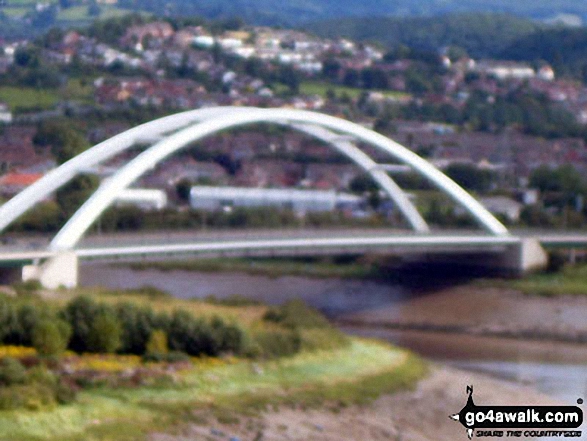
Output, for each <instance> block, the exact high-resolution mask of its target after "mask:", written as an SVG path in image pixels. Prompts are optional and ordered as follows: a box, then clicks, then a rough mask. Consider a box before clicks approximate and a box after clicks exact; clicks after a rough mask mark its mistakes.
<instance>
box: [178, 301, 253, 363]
mask: <svg viewBox="0 0 587 441" xmlns="http://www.w3.org/2000/svg"><path fill="white" fill-rule="evenodd" d="M168 336H169V338H168V341H169V348H170V349H172V350H175V351H181V352H185V353H186V354H189V355H194V356H198V355H210V356H217V355H219V354H220V353H222V352H234V353H241V352H242V349H243V346H244V334H243V331H242V330H241V329H240V328H238V327H237V326H234V325H229V324H226V323H224V321H223V320H222V319H221V318H219V317H215V318H213V319H212V320H211V321H207V320H204V319H202V318H195V317H193V316H192V315H191V314H189V313H187V312H185V311H176V312H174V313H173V315H172V316H171V320H170V323H169V331H168Z"/></svg>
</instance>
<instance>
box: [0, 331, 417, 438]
mask: <svg viewBox="0 0 587 441" xmlns="http://www.w3.org/2000/svg"><path fill="white" fill-rule="evenodd" d="M425 372H426V367H425V365H424V363H423V362H422V361H421V360H419V359H418V358H415V357H414V356H412V355H410V354H408V353H407V352H405V351H403V350H400V349H397V348H394V347H391V346H389V345H386V344H382V343H378V342H373V341H367V340H359V339H353V340H352V343H351V344H350V345H349V346H347V347H346V348H344V349H339V350H336V351H330V352H317V353H311V354H308V353H303V354H300V355H297V356H294V357H291V358H287V359H281V360H278V361H268V362H260V363H255V364H253V362H251V361H248V360H237V359H227V360H217V359H207V360H194V361H193V365H192V367H191V368H189V369H186V370H184V371H181V372H180V373H179V374H178V376H177V381H176V382H175V383H174V384H169V385H157V386H153V387H140V388H134V389H124V388H118V389H115V390H113V389H108V388H98V389H95V390H90V391H86V392H83V393H82V394H81V397H80V398H79V400H78V402H77V403H75V404H72V405H66V406H59V407H57V408H54V409H51V410H43V411H27V410H21V411H18V412H17V411H10V412H6V411H5V412H0V440H3V441H4V440H6V441H8V440H10V441H25V440H26V441H32V440H35V441H40V440H47V441H50V440H55V441H57V440H59V441H67V440H69V441H77V440H80V441H81V440H103V441H109V440H112V441H114V440H116V441H130V440H139V439H144V437H145V436H146V435H147V434H148V433H152V432H154V431H173V430H174V429H177V428H178V427H179V426H181V425H185V424H186V423H194V424H203V423H204V424H205V423H206V422H205V421H201V417H197V414H196V413H195V412H194V410H197V409H212V410H213V411H214V412H215V413H216V414H217V415H222V416H223V418H225V419H226V418H229V417H230V416H237V415H241V414H251V413H256V412H259V411H260V410H262V409H264V408H266V407H268V406H269V405H271V406H275V405H293V404H296V405H304V406H319V405H323V404H325V403H331V404H332V403H333V404H335V405H339V406H344V405H348V404H350V403H363V402H366V401H368V400H370V399H373V398H375V397H377V396H378V395H380V394H383V393H389V392H393V391H396V390H399V389H403V388H408V387H411V386H413V385H414V384H415V383H416V382H417V381H418V380H419V379H420V378H421V377H422V376H423V375H425Z"/></svg>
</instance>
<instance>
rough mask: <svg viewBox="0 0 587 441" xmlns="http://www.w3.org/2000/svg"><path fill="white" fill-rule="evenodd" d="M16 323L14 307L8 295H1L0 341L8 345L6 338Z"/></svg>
mask: <svg viewBox="0 0 587 441" xmlns="http://www.w3.org/2000/svg"><path fill="white" fill-rule="evenodd" d="M15 321H16V318H15V312H14V307H13V306H12V304H11V303H10V300H9V299H8V297H6V295H4V294H2V295H0V341H2V342H4V343H7V341H6V338H7V337H8V336H9V335H10V333H11V332H12V329H13V328H14V322H15Z"/></svg>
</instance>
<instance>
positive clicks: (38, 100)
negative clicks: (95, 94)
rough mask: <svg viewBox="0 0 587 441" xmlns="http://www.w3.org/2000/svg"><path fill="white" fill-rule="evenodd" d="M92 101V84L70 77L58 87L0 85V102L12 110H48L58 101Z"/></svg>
mask: <svg viewBox="0 0 587 441" xmlns="http://www.w3.org/2000/svg"><path fill="white" fill-rule="evenodd" d="M61 100H67V101H77V102H81V103H91V102H92V86H91V82H90V83H85V84H82V83H81V82H80V80H78V79H71V80H69V81H68V82H67V84H65V85H64V86H62V87H61V88H59V89H35V88H32V87H14V86H3V87H0V102H4V103H6V104H8V107H9V108H10V109H11V110H12V111H13V112H26V111H32V110H48V109H51V108H53V107H54V106H55V105H56V104H57V103H58V102H59V101H61Z"/></svg>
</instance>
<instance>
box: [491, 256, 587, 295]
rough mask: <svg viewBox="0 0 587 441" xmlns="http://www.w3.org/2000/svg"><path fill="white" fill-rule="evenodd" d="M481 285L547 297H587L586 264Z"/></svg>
mask: <svg viewBox="0 0 587 441" xmlns="http://www.w3.org/2000/svg"><path fill="white" fill-rule="evenodd" d="M482 283H483V284H491V285H494V286H495V285H497V286H504V287H508V288H513V289H516V290H518V291H522V292H523V293H525V294H530V295H539V296H547V297H550V296H558V295H565V294H568V295H587V264H578V265H569V266H564V267H563V268H561V269H559V270H558V271H553V272H543V273H537V274H531V275H528V276H525V277H523V278H521V279H518V280H501V281H488V280H484V281H483V282H482Z"/></svg>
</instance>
